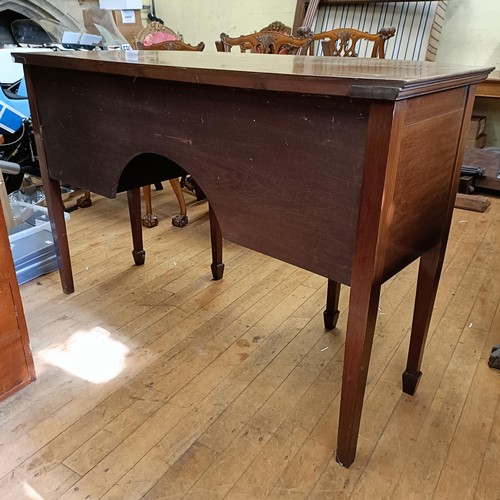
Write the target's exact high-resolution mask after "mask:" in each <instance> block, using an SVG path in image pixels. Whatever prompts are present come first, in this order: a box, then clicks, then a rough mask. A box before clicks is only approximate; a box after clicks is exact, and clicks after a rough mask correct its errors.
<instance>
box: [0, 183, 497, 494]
mask: <svg viewBox="0 0 500 500" xmlns="http://www.w3.org/2000/svg"><path fill="white" fill-rule="evenodd" d="M490 200H491V205H490V207H489V208H488V209H487V210H486V212H484V213H478V212H468V211H463V210H458V209H456V210H455V212H454V217H453V221H452V230H451V234H450V241H449V245H448V250H447V254H446V258H445V262H444V266H443V273H442V278H441V282H440V286H439V290H438V294H437V298H436V303H435V307H434V314H433V318H432V321H431V325H430V329H429V335H428V339H427V346H426V352H425V355H424V360H423V366H422V371H423V373H424V375H423V377H422V381H421V383H420V385H419V387H418V390H417V393H416V394H415V396H413V397H410V396H408V395H405V394H403V393H402V392H401V373H402V371H403V370H404V366H405V363H406V354H407V350H408V341H409V332H410V326H411V319H412V306H413V301H414V296H415V284H416V283H415V282H416V275H417V267H418V263H413V264H411V265H410V266H408V267H407V268H406V269H404V270H403V271H401V272H400V273H399V274H397V275H396V276H394V277H393V278H391V279H390V280H389V281H388V282H387V283H385V284H384V285H383V287H382V293H381V299H380V304H379V315H378V320H377V326H376V331H375V340H374V345H373V351H372V356H371V362H370V368H369V372H368V382H367V388H366V394H365V405H364V410H363V416H362V420H361V429H360V436H359V443H358V453H357V457H356V460H355V462H354V464H353V465H352V466H351V468H350V469H344V468H342V467H340V466H339V465H338V464H337V463H336V461H335V459H334V451H335V446H336V432H337V420H338V411H339V403H340V387H341V376H342V361H343V348H344V339H345V330H346V322H347V314H348V301H349V288H348V287H342V293H341V299H340V304H339V309H340V318H339V321H338V325H337V328H336V329H335V330H333V331H331V332H326V331H325V330H324V329H323V324H322V321H323V310H324V304H325V294H326V280H325V279H324V278H322V277H319V276H316V275H313V274H311V273H308V272H306V271H304V270H301V269H297V268H295V267H293V266H290V265H288V264H284V263H282V262H279V261H277V260H274V259H271V258H268V257H266V256H263V255H260V254H257V253H255V252H252V251H250V250H247V249H244V248H242V247H239V246H238V245H235V244H231V243H229V242H226V243H225V245H224V262H225V264H226V269H225V275H224V278H223V279H222V280H220V281H213V280H212V279H211V274H210V261H211V251H210V242H209V222H208V209H207V204H206V203H205V202H197V201H195V200H194V198H192V197H190V196H189V195H187V202H188V212H189V220H190V222H189V225H188V226H187V227H185V228H182V229H179V228H175V227H173V226H172V225H171V224H170V217H171V216H172V215H174V214H175V213H176V212H177V205H176V201H175V197H174V195H173V193H172V191H171V190H170V189H169V188H168V187H166V189H165V190H163V191H154V190H153V202H154V207H155V212H156V213H157V215H158V216H159V219H160V224H159V226H157V227H156V228H151V229H144V246H145V249H146V264H145V265H144V266H141V267H135V266H134V265H133V261H132V256H131V248H132V243H131V237H130V226H129V221H128V209H127V201H126V197H125V196H124V195H119V196H118V197H117V199H115V200H107V199H105V198H102V197H99V196H93V201H94V205H93V206H92V207H91V208H88V209H85V210H81V209H79V210H76V211H74V212H72V213H71V219H70V220H69V221H68V224H67V225H68V234H69V239H70V249H71V254H72V260H73V266H74V267H73V269H74V276H75V286H76V290H75V293H74V294H71V295H64V294H63V293H62V291H61V288H60V283H59V277H58V274H57V273H51V274H48V275H45V276H41V277H39V278H37V279H35V280H33V281H31V282H29V283H26V284H25V285H22V286H21V294H22V297H23V304H24V308H25V313H26V318H27V322H28V329H29V334H30V338H31V346H32V349H33V354H34V358H35V365H36V371H37V376H38V379H37V380H36V381H35V382H34V383H32V384H31V385H29V386H28V387H26V388H25V389H23V390H22V391H20V392H19V393H17V394H15V395H14V396H12V397H11V398H9V399H8V400H6V401H3V402H1V403H0V430H1V432H0V498H1V499H2V500H4V499H6V500H7V499H11V500H18V499H24V498H25V499H47V500H48V499H85V500H91V499H106V500H111V499H120V500H121V499H127V500H128V499H142V498H143V499H147V500H155V499H161V498H164V499H181V498H185V499H190V500H197V499H203V500H205V499H222V498H226V499H231V500H240V499H241V500H246V499H275V498H276V499H277V498H294V499H311V500H322V499H325V498H339V497H343V498H355V499H364V498H371V499H379V498H380V499H389V498H392V499H401V498H405V499H406V498H414V499H431V498H432V499H438V500H440V499H448V498H453V499H488V500H489V499H493V498H500V490H499V488H498V472H499V470H500V371H497V370H492V369H490V368H489V367H488V366H487V360H488V356H489V353H490V350H491V347H492V345H494V344H498V343H500V308H499V304H500V259H498V255H499V249H500V199H496V198H494V197H491V198H490Z"/></svg>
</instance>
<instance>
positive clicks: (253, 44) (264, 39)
mask: <svg viewBox="0 0 500 500" xmlns="http://www.w3.org/2000/svg"><path fill="white" fill-rule="evenodd" d="M312 43H313V35H312V32H311V30H310V29H308V28H302V29H300V28H299V30H298V35H297V37H294V36H292V35H291V28H289V27H288V26H285V25H284V24H283V23H282V22H280V21H274V22H272V23H271V24H270V25H269V26H266V27H265V28H263V29H261V30H260V31H258V32H256V33H252V34H250V35H243V36H240V37H237V38H231V37H230V36H229V35H227V34H226V33H221V35H220V42H215V45H216V47H217V50H219V51H220V52H231V48H232V47H234V46H239V47H240V50H241V52H256V53H259V54H295V53H296V52H297V51H298V50H299V49H301V48H303V49H307V48H308V47H309V46H310V45H311V44H312Z"/></svg>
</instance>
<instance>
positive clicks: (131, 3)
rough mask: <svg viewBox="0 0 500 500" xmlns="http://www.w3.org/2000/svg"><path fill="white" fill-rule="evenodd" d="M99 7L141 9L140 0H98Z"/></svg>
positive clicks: (105, 8) (107, 8)
mask: <svg viewBox="0 0 500 500" xmlns="http://www.w3.org/2000/svg"><path fill="white" fill-rule="evenodd" d="M99 8H100V9H104V10H127V9H131V10H135V9H138V10H141V9H142V0H99Z"/></svg>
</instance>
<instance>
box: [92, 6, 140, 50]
mask: <svg viewBox="0 0 500 500" xmlns="http://www.w3.org/2000/svg"><path fill="white" fill-rule="evenodd" d="M100 14H102V15H105V14H108V15H110V16H111V17H112V20H113V21H114V23H115V25H116V28H117V29H118V31H119V32H120V33H121V34H122V35H123V37H124V38H125V39H126V40H127V42H128V43H129V44H130V45H131V46H132V47H133V46H134V35H137V34H138V33H139V32H140V31H141V30H142V28H143V26H142V19H141V11H140V10H127V11H124V12H123V11H121V10H112V11H105V10H102V9H97V10H94V9H88V10H84V11H83V24H84V25H85V29H86V30H87V33H91V34H94V35H98V34H99V31H98V30H97V29H96V27H95V25H94V21H96V22H98V18H99V17H101V15H100Z"/></svg>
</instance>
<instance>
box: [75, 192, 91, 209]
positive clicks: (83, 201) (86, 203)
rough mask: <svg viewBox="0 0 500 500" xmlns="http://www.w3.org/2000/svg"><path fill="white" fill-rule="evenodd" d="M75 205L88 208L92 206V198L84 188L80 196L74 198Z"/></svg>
mask: <svg viewBox="0 0 500 500" xmlns="http://www.w3.org/2000/svg"><path fill="white" fill-rule="evenodd" d="M76 206H77V207H78V208H88V207H91V206H92V198H91V197H90V191H89V190H88V189H86V190H85V192H84V193H83V195H82V196H80V198H78V199H77V200H76Z"/></svg>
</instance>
